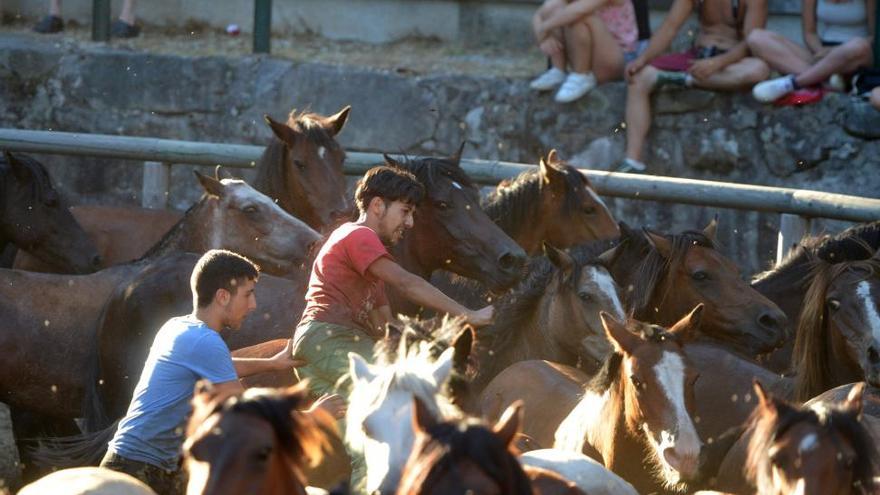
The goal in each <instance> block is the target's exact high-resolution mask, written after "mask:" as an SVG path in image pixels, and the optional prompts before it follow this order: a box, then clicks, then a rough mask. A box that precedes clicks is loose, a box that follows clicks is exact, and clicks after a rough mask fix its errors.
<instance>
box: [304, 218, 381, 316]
mask: <svg viewBox="0 0 880 495" xmlns="http://www.w3.org/2000/svg"><path fill="white" fill-rule="evenodd" d="M383 256H386V257H388V258H391V255H390V254H389V253H388V250H387V249H385V246H384V245H383V244H382V241H381V240H379V236H378V235H376V232H374V231H373V230H372V229H370V228H369V227H364V226H362V225H358V224H355V223H346V224H343V225H342V226H340V227H339V228H337V229H336V230H334V231H333V233H332V234H330V237H329V238H328V239H327V242H325V243H324V246H323V247H322V248H321V251H320V252H319V253H318V257H317V258H316V259H315V264H314V265H313V266H312V274H311V276H310V278H309V290H308V292H306V309H305V311H303V316H302V319H301V320H300V324H303V323H305V322H307V321H311V320H317V321H322V322H325V323H334V324H337V325H344V326H347V327H361V328H363V329H366V330H369V329H370V320H369V316H368V315H369V312H370V311H371V310H373V309H374V308H378V307H380V306H384V305H387V304H388V299H387V298H386V297H385V284H384V282H382V281H381V280H379V279H377V278H374V277H373V276H372V275H371V274H370V273H369V272H368V271H367V268H369V266H370V265H371V264H372V263H373V262H374V261H376V260H377V259H379V258H381V257H383Z"/></svg>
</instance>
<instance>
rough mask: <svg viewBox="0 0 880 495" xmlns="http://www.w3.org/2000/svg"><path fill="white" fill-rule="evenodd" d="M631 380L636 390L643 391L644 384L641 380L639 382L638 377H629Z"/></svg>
mask: <svg viewBox="0 0 880 495" xmlns="http://www.w3.org/2000/svg"><path fill="white" fill-rule="evenodd" d="M629 379H630V381H631V382H632V384H633V386H634V387H635V388H636V390H641V389H642V382H641V380H639V379H638V378H637V377H636V375H630V376H629Z"/></svg>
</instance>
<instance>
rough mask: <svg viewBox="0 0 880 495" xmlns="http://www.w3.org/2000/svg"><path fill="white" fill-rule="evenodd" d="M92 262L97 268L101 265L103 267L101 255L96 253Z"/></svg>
mask: <svg viewBox="0 0 880 495" xmlns="http://www.w3.org/2000/svg"><path fill="white" fill-rule="evenodd" d="M91 264H92V266H93V267H95V268H100V267H101V256H100V255H95V256H94V257H93V258H92V261H91Z"/></svg>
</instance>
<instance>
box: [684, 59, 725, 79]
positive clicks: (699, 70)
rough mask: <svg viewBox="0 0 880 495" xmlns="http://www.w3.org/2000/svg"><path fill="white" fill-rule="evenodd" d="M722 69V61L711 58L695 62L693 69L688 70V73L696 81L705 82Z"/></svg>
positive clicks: (692, 65)
mask: <svg viewBox="0 0 880 495" xmlns="http://www.w3.org/2000/svg"><path fill="white" fill-rule="evenodd" d="M721 69H722V65H721V61H720V60H718V57H709V58H704V59H701V60H697V61H695V62H693V63H692V64H691V68H690V69H688V72H690V73H691V75H692V76H694V78H695V79H699V80H701V81H705V80H706V79H708V78H709V77H711V76H712V74H715V73H716V72H718V71H719V70H721Z"/></svg>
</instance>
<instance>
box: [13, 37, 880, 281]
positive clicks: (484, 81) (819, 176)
mask: <svg viewBox="0 0 880 495" xmlns="http://www.w3.org/2000/svg"><path fill="white" fill-rule="evenodd" d="M624 97H625V86H624V85H623V84H622V83H615V84H609V85H605V86H603V87H600V88H598V89H597V90H595V91H594V92H592V93H591V94H590V95H588V96H587V97H586V98H584V99H582V100H581V101H579V102H577V103H576V104H573V105H565V106H560V105H557V104H555V103H553V101H552V99H551V96H550V95H538V94H535V93H533V92H530V91H529V90H528V88H527V81H525V80H504V79H496V78H491V77H482V78H480V77H471V76H460V75H424V76H413V75H407V74H397V73H391V72H382V71H375V70H370V69H364V68H352V67H339V66H330V65H321V64H300V63H294V62H291V61H288V60H279V59H274V58H270V57H245V58H221V57H211V58H195V59H193V58H183V57H176V56H158V55H150V54H143V53H134V52H131V51H122V50H116V49H113V48H109V47H106V46H96V47H91V48H81V47H78V46H73V45H69V46H68V45H57V44H52V43H48V42H47V43H45V44H35V43H34V42H33V39H32V38H27V39H22V38H15V37H4V38H0V126H3V127H15V128H22V129H43V130H59V131H78V132H91V133H104V134H120V135H133V136H151V137H165V138H173V139H183V140H198V141H215V142H224V143H252V144H264V143H265V142H266V141H267V140H268V139H269V137H270V135H271V134H270V132H269V130H268V128H267V127H266V126H265V124H264V123H263V119H262V115H263V114H266V113H268V114H271V115H273V116H274V117H276V118H282V117H284V115H285V114H286V113H287V112H288V111H289V110H290V109H291V108H299V109H302V108H310V109H312V110H314V111H317V112H321V113H331V112H335V111H337V110H339V109H340V108H341V107H343V106H344V105H348V104H351V105H352V106H353V111H352V115H351V118H350V121H349V123H348V125H347V126H346V128H345V129H344V130H343V132H342V133H341V135H340V140H341V141H342V143H343V144H344V145H345V146H346V147H347V148H348V149H350V150H362V151H385V152H391V153H397V152H406V153H410V154H444V153H448V152H451V151H452V150H453V149H455V148H456V147H457V146H458V144H459V143H460V142H461V141H467V142H468V146H467V148H466V151H465V155H466V156H469V157H478V158H485V159H499V160H507V161H516V162H525V163H536V162H537V159H538V157H539V156H540V155H541V154H542V153H545V152H546V151H547V150H549V149H551V148H556V149H558V150H559V152H560V155H561V156H562V157H564V158H567V159H569V160H570V161H571V162H572V163H574V164H577V165H580V166H587V167H594V168H597V169H607V168H609V167H610V166H611V165H613V164H614V163H616V162H618V161H619V160H620V158H621V153H622V149H623V144H624V129H623V126H622V121H623V111H624ZM655 108H656V110H657V116H656V119H655V123H656V125H655V127H654V129H653V131H652V133H651V135H650V137H649V142H648V146H647V153H646V156H645V159H646V161H647V162H648V163H649V164H650V173H653V174H657V175H672V176H681V177H689V178H700V179H714V180H724V181H732V182H744V183H751V184H763V185H770V186H784V187H799V188H806V189H818V190H823V191H830V192H841V193H847V194H854V195H861V196H868V197H875V198H876V197H880V173H878V172H880V141H878V140H875V138H877V137H878V135H880V112H874V111H873V110H870V109H868V108H866V107H864V106H863V104H861V103H859V104H856V103H855V102H853V101H851V99H850V98H849V97H846V96H842V95H830V96H827V97H826V99H825V100H824V101H823V102H821V103H819V104H816V105H812V106H809V107H805V108H781V109H779V108H773V107H771V106H762V105H759V104H757V103H755V102H754V101H752V100H751V98H750V97H749V96H748V95H721V94H713V93H709V92H703V91H682V92H675V93H663V94H660V95H658V97H657V98H656V105H655ZM41 158H42V159H43V160H44V162H45V163H47V165H49V167H50V169H51V172H52V173H53V175H54V176H55V177H56V179H57V180H58V182H59V183H60V184H61V186H62V188H63V189H64V190H65V191H67V192H68V193H69V194H70V195H71V196H72V197H73V198H74V200H75V201H76V202H83V203H113V204H139V202H140V197H139V196H140V187H141V168H140V167H137V166H128V165H124V164H122V163H120V162H117V161H113V160H97V159H84V158H67V157H57V156H43V157H41ZM190 169H191V167H175V169H174V173H173V174H174V180H173V184H174V186H173V188H172V191H171V196H170V200H171V204H172V205H173V206H174V207H176V208H180V209H183V208H185V207H186V206H188V205H189V204H190V203H191V202H192V201H194V200H195V199H196V197H197V196H198V191H197V187H196V183H195V182H194V180H193V179H192V175H191V171H190ZM247 175H248V174H246V176H247ZM610 202H611V204H612V208H613V210H614V213H615V215H616V216H617V217H618V218H619V219H622V220H625V221H627V222H629V223H630V224H632V225H650V226H655V227H657V228H659V229H661V230H681V229H686V228H696V227H701V226H702V225H704V224H705V223H706V222H708V220H709V219H710V218H711V217H712V216H713V215H715V214H716V213H719V214H720V216H721V222H722V223H721V229H720V230H721V233H722V234H721V238H720V240H721V241H722V244H723V245H724V249H725V251H726V252H728V253H729V254H731V255H732V256H733V257H734V258H735V259H736V260H737V261H738V262H740V263H741V264H742V265H743V266H744V270H745V271H746V272H747V273H749V272H753V271H755V270H757V269H759V268H761V267H765V266H766V265H767V263H768V262H769V261H770V260H771V259H772V256H773V253H774V252H775V242H776V226H777V224H778V218H777V217H776V216H775V215H766V214H758V213H754V212H735V211H727V210H716V209H707V208H699V207H693V206H684V205H660V204H657V203H651V202H641V201H630V200H613V201H610ZM824 225H825V226H826V227H827V228H829V229H832V230H836V229H839V228H841V227H843V226H845V224H842V223H839V222H834V223H827V224H824Z"/></svg>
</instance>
